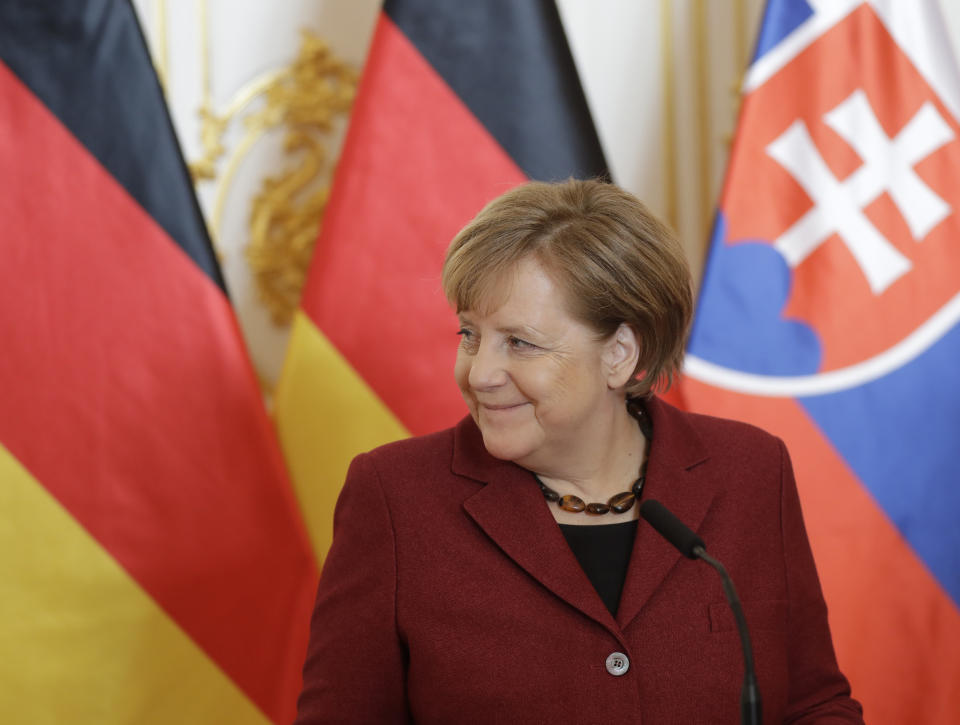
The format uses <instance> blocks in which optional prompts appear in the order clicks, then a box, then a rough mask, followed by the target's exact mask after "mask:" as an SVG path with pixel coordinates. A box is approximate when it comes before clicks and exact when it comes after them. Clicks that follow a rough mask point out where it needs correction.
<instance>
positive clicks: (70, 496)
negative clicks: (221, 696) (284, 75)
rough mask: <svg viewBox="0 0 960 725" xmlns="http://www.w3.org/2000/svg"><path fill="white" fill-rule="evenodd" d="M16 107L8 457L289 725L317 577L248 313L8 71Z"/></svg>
mask: <svg viewBox="0 0 960 725" xmlns="http://www.w3.org/2000/svg"><path fill="white" fill-rule="evenodd" d="M0 108H3V112H2V113H0V168H3V170H4V179H5V183H4V187H5V188H4V190H3V193H2V194H0V218H2V219H3V224H4V230H3V237H2V241H0V249H2V260H3V261H2V264H0V310H2V312H0V340H2V341H3V350H2V354H0V399H2V400H3V404H2V416H0V441H2V442H3V444H4V445H5V446H7V448H8V449H9V450H10V451H11V453H13V455H14V456H16V457H17V458H18V459H19V460H20V461H21V462H22V463H23V465H24V466H25V467H26V468H27V469H29V470H30V471H31V472H32V473H33V475H34V476H35V477H36V478H37V479H38V480H40V481H41V482H42V483H43V485H44V486H46V487H47V488H48V489H49V490H50V492H51V493H52V494H53V495H54V496H55V497H56V498H57V499H58V500H59V501H60V502H61V503H62V504H63V505H64V506H65V507H66V508H67V509H68V510H69V511H70V512H71V513H72V515H73V516H74V517H76V519H77V520H78V521H79V522H80V523H81V524H82V525H83V526H84V527H86V529H87V530H89V531H90V532H91V534H92V535H93V536H94V537H95V538H96V539H97V540H98V541H99V542H100V543H101V544H102V545H103V546H104V547H105V548H106V549H107V550H108V551H109V552H110V553H111V554H112V555H113V556H114V557H116V559H117V560H118V561H119V562H120V563H121V564H122V565H123V566H124V567H125V568H126V569H127V571H129V572H130V573H131V575H132V576H133V577H134V578H136V580H137V581H139V582H140V584H141V585H142V586H143V587H144V589H145V590H146V591H147V592H148V593H150V595H151V596H153V597H154V598H155V599H156V600H157V602H158V603H159V604H160V605H161V606H162V607H163V608H164V609H165V610H166V611H167V612H168V613H169V614H170V615H171V616H172V617H173V618H174V619H175V620H176V621H177V622H178V623H179V624H180V626H182V627H183V628H184V629H185V630H186V631H187V632H188V633H189V634H190V635H191V636H192V637H193V638H194V640H195V641H196V642H197V643H198V644H199V645H200V646H201V647H202V648H203V649H204V650H206V652H207V653H208V654H209V655H210V656H211V658H212V659H213V660H214V661H215V662H217V663H218V664H219V666H221V667H222V668H223V669H224V670H225V671H226V672H227V673H228V674H229V675H230V676H231V677H232V678H233V679H234V681H235V682H237V683H238V684H239V686H240V687H241V688H242V689H243V690H245V691H246V693H247V694H248V695H249V696H250V697H251V699H252V700H253V701H254V702H256V703H257V705H259V706H260V707H261V708H262V709H263V710H264V711H265V712H266V713H267V714H268V715H269V716H270V717H271V718H273V719H275V720H276V721H278V722H279V721H284V722H288V721H290V720H291V719H292V717H293V705H294V701H295V698H296V692H297V690H298V688H299V684H300V676H299V669H300V666H301V664H302V652H303V645H304V644H305V636H306V632H305V629H306V626H307V622H308V618H309V612H310V609H311V604H312V599H313V594H314V586H315V579H316V571H315V565H314V562H313V560H312V556H311V554H310V553H309V552H310V549H309V545H308V542H307V538H306V535H305V532H304V530H303V527H302V523H301V521H300V519H299V516H298V515H297V513H296V507H295V503H294V501H293V496H292V493H291V491H290V488H289V484H288V482H287V480H286V477H285V473H284V470H283V464H282V461H281V457H280V453H279V450H278V448H277V446H276V443H275V440H274V438H273V433H272V430H271V427H270V424H269V421H268V419H267V417H266V415H265V414H264V412H263V410H262V406H261V403H260V400H259V398H258V396H259V392H258V388H257V385H256V381H255V379H254V376H253V372H252V370H251V368H250V365H249V362H248V360H247V358H246V356H245V353H244V351H243V348H242V343H241V338H240V335H239V332H238V330H237V327H236V323H235V319H234V317H233V314H232V311H231V309H230V307H229V303H228V302H227V300H226V299H225V298H224V296H223V295H222V293H221V292H220V290H218V289H217V288H216V287H215V286H214V285H213V284H212V283H211V281H210V280H209V279H208V278H207V277H206V276H205V275H204V274H203V272H202V271H200V270H199V269H198V268H197V267H196V265H195V264H194V263H193V262H192V261H191V260H190V259H189V258H188V257H187V256H186V255H185V254H184V253H183V252H182V251H181V250H180V249H179V247H177V246H176V245H175V244H174V243H173V242H172V240H170V239H169V237H167V236H166V234H165V233H164V232H163V230H162V229H161V228H160V227H159V226H158V225H157V224H156V223H155V222H154V220H153V219H152V218H150V217H149V216H148V215H147V214H146V213H145V212H144V211H143V210H142V209H141V208H140V207H139V206H138V205H137V204H136V202H135V201H134V200H133V199H132V198H131V197H130V196H129V195H128V194H127V192H126V191H124V189H123V188H122V187H121V186H119V185H118V184H117V183H116V181H115V179H113V177H112V176H110V175H109V174H108V173H107V172H106V171H105V170H104V169H103V168H102V167H101V166H100V165H99V163H97V161H96V160H95V159H94V158H93V157H92V156H91V155H90V154H89V153H88V152H87V150H86V149H85V148H84V147H83V146H81V145H80V144H79V143H78V142H77V140H76V139H75V138H74V137H73V136H72V135H70V134H69V132H68V131H66V129H65V128H64V127H63V126H62V125H61V124H60V122H59V121H58V120H57V119H56V118H55V117H54V116H52V115H51V114H50V112H49V111H48V110H47V109H46V108H45V107H44V106H43V105H42V104H41V103H40V102H39V101H38V100H37V99H36V98H35V97H34V96H33V95H32V94H31V93H30V92H29V91H28V90H27V89H26V88H25V87H24V86H23V85H22V84H21V83H20V81H19V80H18V79H16V78H15V76H13V75H12V74H11V73H10V72H9V70H8V69H7V67H6V66H4V65H2V64H0ZM13 139H15V142H13V143H11V140H13ZM145 173H148V171H145Z"/></svg>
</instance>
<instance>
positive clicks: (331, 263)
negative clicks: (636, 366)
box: [277, 0, 606, 557]
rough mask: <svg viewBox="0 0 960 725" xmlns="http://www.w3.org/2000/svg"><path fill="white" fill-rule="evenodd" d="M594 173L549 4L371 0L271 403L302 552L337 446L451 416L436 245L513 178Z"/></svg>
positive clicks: (432, 425)
mask: <svg viewBox="0 0 960 725" xmlns="http://www.w3.org/2000/svg"><path fill="white" fill-rule="evenodd" d="M605 173H606V164H605V161H604V158H603V153H602V151H601V147H600V143H599V141H598V138H597V134H596V131H595V130H594V127H593V123H592V121H591V118H590V114H589V111H588V108H587V104H586V100H585V98H584V94H583V91H582V89H581V87H580V84H579V81H578V79H577V74H576V69H575V67H574V62H573V58H572V56H571V54H570V50H569V48H568V46H567V42H566V38H565V36H564V32H563V27H562V25H561V21H560V16H559V14H558V12H557V9H556V7H555V5H554V3H553V2H552V0H530V1H525V2H515V0H485V2H477V3H450V2H444V1H443V0H387V2H386V3H385V5H384V9H383V12H382V13H381V15H380V17H379V20H378V22H377V26H376V30H375V33H374V37H373V41H372V45H371V49H370V54H369V57H368V59H367V63H366V66H365V69H364V74H363V78H362V79H361V84H360V88H359V90H358V97H357V100H356V102H355V105H354V110H353V115H352V117H351V122H350V128H349V131H348V134H347V139H346V142H345V147H344V151H343V154H342V156H341V158H340V161H339V166H338V170H337V173H336V176H335V179H334V184H333V189H332V193H331V196H330V201H329V204H328V206H327V209H326V212H325V216H324V220H323V227H322V230H321V233H320V237H319V239H318V242H317V247H316V251H315V252H314V258H313V262H312V265H311V269H310V273H309V277H308V281H307V285H306V289H305V292H304V295H303V300H302V303H301V309H300V311H299V313H298V314H297V316H296V319H295V322H294V331H293V336H292V340H291V344H290V348H289V351H288V355H287V361H286V365H285V369H284V373H283V376H282V379H281V383H280V386H279V387H278V395H277V423H278V430H279V432H280V437H281V442H282V444H283V447H284V451H285V453H286V455H287V461H288V465H289V466H290V469H291V473H292V476H293V478H294V483H295V486H296V489H297V493H298V496H299V498H300V501H301V505H302V507H303V510H304V512H305V513H304V515H305V518H306V519H307V521H308V526H309V529H310V533H311V537H312V540H313V544H314V547H315V550H316V553H317V555H318V557H322V556H323V554H324V553H325V552H326V550H327V548H328V546H329V543H330V538H331V522H332V516H333V507H334V503H335V501H336V498H337V494H338V493H339V490H340V485H341V483H342V481H343V478H344V476H345V474H346V470H347V466H348V464H349V461H350V460H351V458H352V457H353V456H354V455H355V454H357V453H359V452H361V451H363V450H367V449H369V448H372V447H374V446H376V445H379V444H381V443H385V442H387V441H390V440H394V439H397V438H400V437H403V436H406V435H409V434H414V435H416V434H422V433H427V432H429V431H433V430H438V429H440V428H444V427H447V426H450V425H452V424H453V423H455V422H456V421H457V420H458V419H459V418H460V417H462V416H463V415H464V414H465V413H466V407H465V406H464V404H463V402H462V401H461V399H460V395H459V393H458V391H457V388H456V385H455V383H454V382H453V361H454V357H455V352H456V342H455V340H456V338H455V336H454V333H455V331H456V320H455V317H454V316H453V314H452V313H451V312H450V310H449V308H448V306H447V303H446V300H445V299H444V296H443V293H442V292H441V289H440V269H441V265H442V260H443V255H444V250H445V249H446V246H447V244H448V243H449V241H450V239H451V238H452V237H453V236H454V234H455V233H456V232H457V230H458V229H460V227H462V226H463V225H464V224H465V223H466V222H467V221H468V220H469V219H470V218H472V217H473V215H474V214H476V212H477V211H479V209H480V208H481V207H482V206H483V205H484V204H485V203H486V202H487V201H489V200H491V199H492V198H494V197H495V196H498V195H499V194H501V193H503V192H505V191H507V190H508V189H510V188H511V187H513V186H515V185H517V184H519V183H521V182H523V181H525V180H527V179H529V178H536V179H542V180H561V179H565V178H567V177H570V176H575V177H580V178H583V177H592V176H602V175H605Z"/></svg>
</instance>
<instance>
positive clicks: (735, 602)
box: [692, 545, 761, 725]
mask: <svg viewBox="0 0 960 725" xmlns="http://www.w3.org/2000/svg"><path fill="white" fill-rule="evenodd" d="M692 553H693V555H694V556H696V557H697V558H699V559H701V560H703V561H705V562H706V563H707V564H709V565H710V566H712V567H713V568H714V569H716V570H717V573H718V574H719V575H720V581H721V582H723V593H724V594H726V596H727V602H728V603H729V604H730V609H731V610H732V611H733V617H734V619H735V620H736V622H737V631H738V632H739V633H740V646H741V647H742V648H743V688H742V689H741V690H740V722H741V723H742V724H743V725H761V707H760V690H759V689H758V688H757V676H756V673H755V671H754V669H753V645H751V643H750V632H749V630H748V629H747V619H746V617H744V616H743V607H741V606H740V597H738V596H737V590H736V589H735V588H734V586H733V580H732V579H731V578H730V575H729V574H727V569H726V567H724V565H723V564H721V563H720V562H719V561H717V560H716V559H714V558H713V557H712V556H710V555H709V554H708V553H707V552H706V551H705V550H704V548H703V547H702V546H700V545H697V546H694V547H693V549H692Z"/></svg>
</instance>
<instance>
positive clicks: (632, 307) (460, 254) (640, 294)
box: [442, 179, 693, 397]
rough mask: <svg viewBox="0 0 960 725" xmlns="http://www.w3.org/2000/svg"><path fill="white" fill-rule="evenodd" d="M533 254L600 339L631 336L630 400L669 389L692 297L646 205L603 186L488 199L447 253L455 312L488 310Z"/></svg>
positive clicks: (676, 250)
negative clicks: (634, 354) (507, 278)
mask: <svg viewBox="0 0 960 725" xmlns="http://www.w3.org/2000/svg"><path fill="white" fill-rule="evenodd" d="M530 255H533V256H535V257H536V259H537V261H538V262H539V263H540V264H542V265H543V267H544V268H545V269H546V270H547V272H548V273H549V274H550V275H551V276H552V277H553V278H554V282H556V283H557V284H558V285H559V286H560V288H561V289H563V290H564V291H565V292H566V296H567V304H568V312H569V313H570V314H571V315H572V316H574V317H575V318H577V319H579V320H580V321H582V322H584V323H586V324H587V325H589V326H590V327H592V328H593V329H595V330H596V331H597V334H598V336H599V337H600V339H606V338H608V337H609V336H610V335H612V334H613V333H615V332H616V331H617V329H618V328H619V327H620V325H621V324H624V323H625V324H627V325H629V326H630V327H631V328H632V329H633V331H634V333H635V334H636V335H637V338H638V341H639V344H640V357H639V360H638V362H637V367H636V369H635V370H634V375H633V379H632V380H631V382H630V383H628V385H627V394H628V396H631V397H637V396H645V395H648V394H650V393H651V392H652V391H654V390H663V389H666V388H668V387H669V386H670V383H671V382H672V381H673V377H674V375H675V374H676V373H677V371H678V370H679V368H680V365H681V364H682V362H683V350H684V347H685V345H686V339H687V333H688V331H689V327H690V318H691V316H692V312H693V296H692V293H691V286H690V270H689V268H688V266H687V261H686V258H685V257H684V255H683V250H682V249H681V247H680V244H679V242H678V241H677V239H676V237H675V236H674V235H673V233H672V232H671V231H670V229H668V228H667V227H666V226H665V225H664V224H663V223H661V222H660V221H659V220H658V219H657V218H656V217H655V216H654V215H653V214H652V213H651V212H650V211H649V210H648V209H647V207H646V206H644V205H643V203H642V202H641V201H640V200H639V199H637V198H636V197H634V196H633V195H632V194H629V193H627V192H626V191H624V190H623V189H620V188H619V187H617V186H614V185H613V184H608V183H605V182H602V181H596V180H589V181H577V180H574V179H570V180H568V181H564V182H561V183H555V184H551V183H544V182H536V181H534V182H529V183H526V184H522V185H521V186H518V187H516V188H514V189H512V190H511V191H508V192H507V193H506V194H503V195H502V196H500V197H498V198H496V199H494V200H493V201H491V202H490V203H489V204H487V206H486V207H484V208H483V209H482V210H481V211H480V213H479V214H477V216H476V217H475V218H474V219H473V221H471V222H470V223H469V224H467V226H465V227H464V228H463V229H461V230H460V232H459V233H458V234H457V236H456V237H454V239H453V241H452V242H451V243H450V247H449V248H448V249H447V256H446V260H445V261H444V265H443V277H442V280H443V290H444V293H445V294H446V296H447V299H448V300H449V301H450V304H451V305H452V306H453V307H454V308H455V309H456V310H457V311H458V312H460V311H464V310H473V309H477V307H478V306H480V305H483V304H486V303H487V302H488V301H489V295H490V294H492V293H493V291H494V289H499V287H498V283H499V282H500V281H501V280H502V279H503V278H504V275H505V274H506V273H508V272H509V271H510V270H511V269H512V268H513V267H514V265H516V263H517V262H518V261H519V260H520V259H523V258H524V257H527V256H530Z"/></svg>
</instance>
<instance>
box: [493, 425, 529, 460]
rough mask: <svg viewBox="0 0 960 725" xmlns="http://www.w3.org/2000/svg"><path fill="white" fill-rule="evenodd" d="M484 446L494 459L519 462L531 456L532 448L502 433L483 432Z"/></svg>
mask: <svg viewBox="0 0 960 725" xmlns="http://www.w3.org/2000/svg"><path fill="white" fill-rule="evenodd" d="M481 432H482V433H483V446H484V448H486V449H487V453H489V454H490V455H491V456H493V457H494V458H499V459H500V460H502V461H518V460H520V459H523V458H526V457H527V456H528V455H530V452H531V448H532V447H531V446H530V445H528V444H524V443H523V442H522V441H518V440H517V439H516V438H513V437H509V436H505V435H503V434H500V433H493V432H487V431H483V430H482V429H481Z"/></svg>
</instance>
